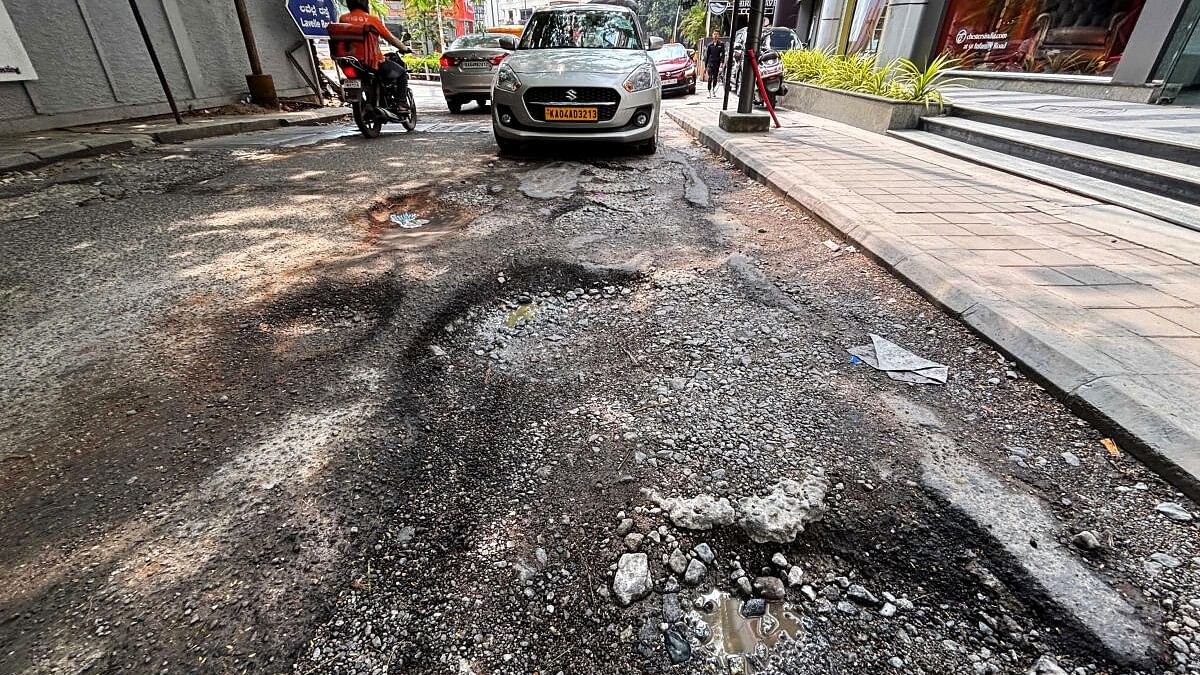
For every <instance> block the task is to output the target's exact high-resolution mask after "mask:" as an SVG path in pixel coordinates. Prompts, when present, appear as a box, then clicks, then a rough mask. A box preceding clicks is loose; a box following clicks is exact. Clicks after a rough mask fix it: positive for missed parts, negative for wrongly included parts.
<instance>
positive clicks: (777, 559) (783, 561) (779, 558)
mask: <svg viewBox="0 0 1200 675" xmlns="http://www.w3.org/2000/svg"><path fill="white" fill-rule="evenodd" d="M771 562H772V563H773V564H774V565H775V566H776V567H778V568H779V569H781V570H785V569H787V568H788V559H787V558H785V557H784V556H783V554H782V553H779V552H776V553H775V555H773V556H771Z"/></svg>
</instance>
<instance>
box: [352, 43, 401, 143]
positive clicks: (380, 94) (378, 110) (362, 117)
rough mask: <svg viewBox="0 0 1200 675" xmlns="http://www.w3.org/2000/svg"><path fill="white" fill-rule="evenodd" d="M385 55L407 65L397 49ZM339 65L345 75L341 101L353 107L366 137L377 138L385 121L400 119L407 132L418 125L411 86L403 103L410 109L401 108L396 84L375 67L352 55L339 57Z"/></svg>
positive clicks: (393, 60)
mask: <svg viewBox="0 0 1200 675" xmlns="http://www.w3.org/2000/svg"><path fill="white" fill-rule="evenodd" d="M385 58H387V59H388V60H389V61H392V62H394V63H398V64H400V67H402V68H403V67H404V60H403V59H402V58H401V57H400V54H399V53H398V52H391V53H389V54H388V55H387V56H386V57H385ZM337 64H338V68H340V69H341V71H342V75H344V76H345V79H344V80H343V81H342V101H344V102H345V103H347V104H348V105H349V106H350V110H351V111H352V112H353V114H354V124H355V125H356V126H357V127H358V130H359V131H360V132H362V135H363V136H365V137H367V138H375V137H376V136H378V135H379V134H380V132H381V131H382V130H383V125H384V123H386V122H399V123H400V124H401V125H403V126H404V129H405V130H406V131H413V130H415V129H416V128H417V104H416V101H415V100H414V99H413V93H412V87H411V86H410V87H405V92H406V96H405V101H404V104H405V106H406V107H407V108H408V110H400V108H399V103H400V100H399V98H400V97H399V92H397V91H396V87H395V86H393V85H390V84H388V83H387V82H385V81H384V79H383V78H382V77H380V75H379V73H378V72H377V71H376V70H374V69H371V68H368V67H367V65H366V64H365V63H363V62H362V61H359V60H358V59H357V58H355V57H353V56H341V57H338V59H337Z"/></svg>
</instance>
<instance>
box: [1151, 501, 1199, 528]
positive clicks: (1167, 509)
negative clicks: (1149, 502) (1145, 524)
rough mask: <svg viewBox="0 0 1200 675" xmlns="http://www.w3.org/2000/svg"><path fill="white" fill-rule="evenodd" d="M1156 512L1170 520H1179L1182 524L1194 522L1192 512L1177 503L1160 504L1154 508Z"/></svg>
mask: <svg viewBox="0 0 1200 675" xmlns="http://www.w3.org/2000/svg"><path fill="white" fill-rule="evenodd" d="M1154 510H1155V511H1158V512H1159V513H1161V514H1163V515H1164V516H1166V517H1168V518H1170V519H1171V520H1177V521H1179V522H1181V523H1186V522H1189V521H1191V520H1192V514H1191V512H1189V511H1188V510H1187V509H1185V508H1183V507H1182V506H1180V505H1179V504H1177V503H1175V502H1159V504H1158V505H1157V506H1155V507H1154Z"/></svg>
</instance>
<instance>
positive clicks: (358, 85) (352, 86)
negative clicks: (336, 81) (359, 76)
mask: <svg viewBox="0 0 1200 675" xmlns="http://www.w3.org/2000/svg"><path fill="white" fill-rule="evenodd" d="M351 90H353V91H361V90H362V82H360V81H358V80H346V81H345V82H342V91H345V92H349V91H351Z"/></svg>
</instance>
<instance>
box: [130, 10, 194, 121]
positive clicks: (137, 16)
mask: <svg viewBox="0 0 1200 675" xmlns="http://www.w3.org/2000/svg"><path fill="white" fill-rule="evenodd" d="M129 9H130V10H131V11H132V12H133V20H134V21H135V22H137V27H138V32H140V33H141V34H142V42H144V43H146V51H147V52H149V53H150V63H151V64H152V65H153V66H154V72H155V73H156V74H157V75H158V83H159V84H160V85H162V89H163V93H164V94H166V96H167V105H169V106H171V114H172V115H174V116H175V123H176V124H183V117H182V116H180V114H179V106H177V105H175V97H174V96H173V95H172V94H171V85H170V84H169V83H168V82H167V76H166V75H165V74H164V73H163V69H162V64H161V63H159V62H158V52H156V51H154V43H153V42H151V41H150V33H149V32H148V31H147V30H146V22H145V21H142V12H141V11H140V10H139V9H138V5H137V0H129Z"/></svg>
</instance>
